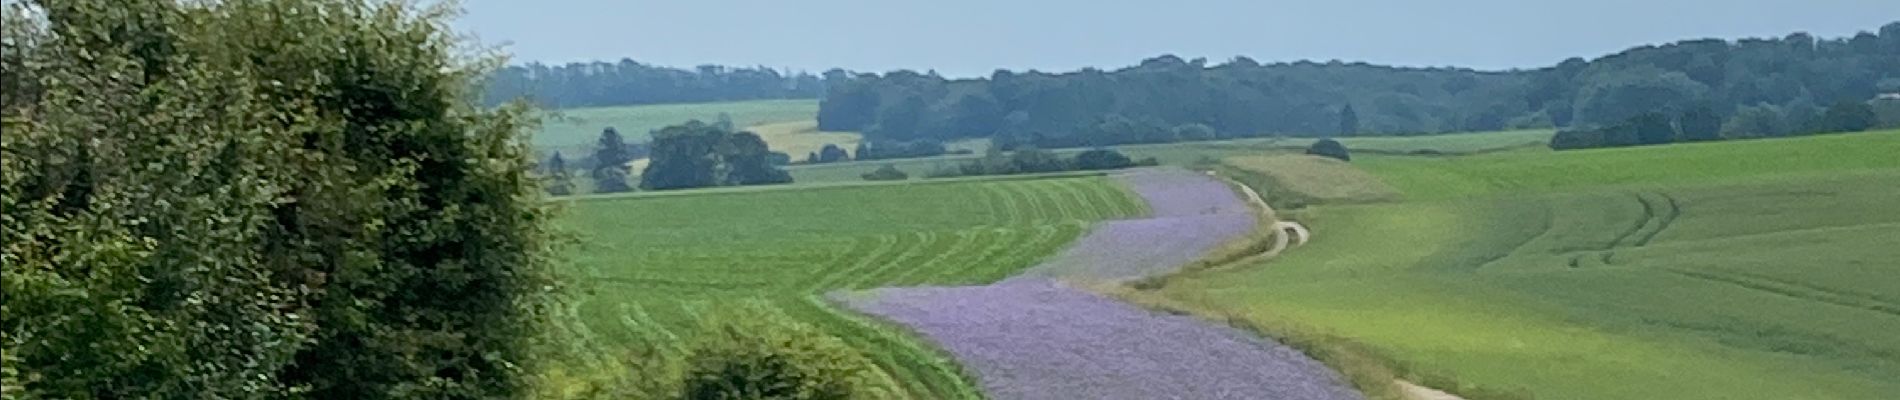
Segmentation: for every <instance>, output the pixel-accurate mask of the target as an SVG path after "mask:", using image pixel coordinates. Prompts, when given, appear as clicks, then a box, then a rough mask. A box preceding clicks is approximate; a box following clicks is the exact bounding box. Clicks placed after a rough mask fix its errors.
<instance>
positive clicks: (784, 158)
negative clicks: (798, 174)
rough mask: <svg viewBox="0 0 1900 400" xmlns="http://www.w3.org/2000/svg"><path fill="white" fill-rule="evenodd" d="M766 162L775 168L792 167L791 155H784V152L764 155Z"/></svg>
mask: <svg viewBox="0 0 1900 400" xmlns="http://www.w3.org/2000/svg"><path fill="white" fill-rule="evenodd" d="M766 161H767V162H769V163H771V164H772V166H776V167H783V166H787V165H792V155H790V154H785V152H782V151H774V152H771V153H770V154H766Z"/></svg>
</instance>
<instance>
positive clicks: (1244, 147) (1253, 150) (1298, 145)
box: [774, 130, 1554, 184]
mask: <svg viewBox="0 0 1900 400" xmlns="http://www.w3.org/2000/svg"><path fill="white" fill-rule="evenodd" d="M1553 133H1554V132H1553V131H1550V130H1531V131H1508V132H1481V133H1459V134H1445V135H1429V136H1406V137H1362V138H1345V139H1341V140H1340V141H1341V143H1343V144H1345V145H1346V147H1347V148H1349V149H1352V150H1364V151H1372V152H1382V153H1410V152H1414V151H1420V150H1428V151H1433V152H1438V153H1445V154H1457V153H1470V152H1503V151H1507V150H1510V151H1508V152H1521V153H1527V154H1536V153H1547V152H1549V148H1547V147H1544V146H1543V144H1546V143H1549V142H1550V137H1551V135H1552V134H1553ZM1313 141H1314V140H1313V139H1290V138H1289V139H1281V138H1258V139H1234V140H1221V141H1206V142H1182V143H1164V144H1140V145H1125V146H1112V148H1114V149H1117V150H1120V151H1122V152H1123V153H1125V154H1127V155H1128V156H1129V157H1133V158H1136V159H1141V158H1147V157H1154V158H1155V159H1156V160H1157V161H1160V162H1161V164H1163V165H1180V166H1187V165H1198V164H1208V163H1213V162H1216V161H1218V160H1220V159H1224V158H1229V157H1239V156H1248V155H1260V154H1287V153H1297V152H1299V151H1300V150H1302V149H1304V148H1305V147H1306V146H1308V145H1311V144H1312V143H1313ZM774 146H776V144H775V145H774ZM986 146H987V143H982V142H980V141H968V142H965V143H963V144H962V145H960V146H959V147H961V148H968V149H972V150H976V149H981V148H984V147H986ZM1084 150H1088V149H1060V150H1056V153H1058V154H1064V155H1073V154H1075V153H1079V152H1082V151H1084ZM977 153H979V154H980V153H981V152H980V151H978V152H977ZM796 154H802V153H795V155H796ZM975 157H979V156H978V155H960V156H943V157H928V158H913V159H902V160H886V161H864V162H846V163H836V164H820V165H797V166H792V167H790V168H788V169H787V170H789V171H791V173H792V178H793V180H794V181H795V182H796V183H800V184H804V183H831V182H841V181H853V180H860V179H862V178H861V176H862V175H863V174H864V173H867V172H871V171H873V170H876V169H877V168H878V167H880V166H883V165H885V164H891V165H893V166H896V167H897V169H899V170H903V171H904V172H906V173H909V174H911V177H912V178H913V179H916V178H921V177H922V176H923V175H925V174H928V173H929V172H930V171H933V170H937V169H940V168H949V167H954V166H955V165H956V164H957V163H959V162H962V161H964V160H969V159H971V158H975Z"/></svg>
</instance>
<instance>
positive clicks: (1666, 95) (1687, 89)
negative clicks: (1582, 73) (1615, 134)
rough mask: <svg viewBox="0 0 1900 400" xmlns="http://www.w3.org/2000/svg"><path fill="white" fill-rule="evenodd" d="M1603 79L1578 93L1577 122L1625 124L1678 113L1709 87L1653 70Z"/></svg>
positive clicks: (1637, 69)
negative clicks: (1672, 111)
mask: <svg viewBox="0 0 1900 400" xmlns="http://www.w3.org/2000/svg"><path fill="white" fill-rule="evenodd" d="M1600 78H1601V79H1597V80H1595V81H1594V82H1592V83H1591V84H1590V85H1588V86H1585V87H1583V88H1581V89H1578V90H1579V91H1580V92H1579V94H1578V95H1577V103H1576V108H1577V111H1576V114H1577V116H1576V119H1577V120H1578V122H1581V123H1583V124H1603V125H1609V124H1616V123H1622V122H1625V121H1627V120H1629V119H1630V118H1632V117H1636V116H1640V115H1642V114H1645V113H1653V112H1658V110H1670V109H1678V108H1680V107H1682V106H1684V105H1687V104H1690V103H1692V102H1695V101H1697V100H1698V99H1702V98H1703V96H1705V95H1706V94H1707V93H1708V92H1709V88H1708V85H1704V84H1702V83H1701V82H1696V81H1695V80H1694V79H1690V78H1689V76H1688V75H1685V74H1683V73H1681V72H1670V71H1668V70H1664V69H1661V68H1657V67H1652V66H1641V67H1635V68H1631V69H1628V70H1617V71H1613V72H1607V73H1605V74H1604V75H1603V76H1602V77H1600ZM1667 120H1668V119H1667V118H1664V121H1667Z"/></svg>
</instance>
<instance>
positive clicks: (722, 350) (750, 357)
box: [680, 308, 878, 400]
mask: <svg viewBox="0 0 1900 400" xmlns="http://www.w3.org/2000/svg"><path fill="white" fill-rule="evenodd" d="M705 320H706V321H709V322H707V323H706V326H704V327H702V328H701V330H700V331H699V332H698V335H697V336H695V338H694V340H695V341H696V342H695V343H694V344H693V346H692V349H691V352H690V355H689V356H687V367H686V371H685V374H684V377H683V378H682V379H681V384H680V398H681V399H690V400H758V399H774V400H781V399H782V400H846V399H870V398H877V397H878V396H876V394H878V393H875V392H876V391H875V390H873V389H872V388H873V387H874V385H873V384H872V382H873V374H874V371H875V368H876V366H875V365H874V364H872V363H871V361H870V360H869V359H867V358H865V357H864V356H863V355H862V354H859V353H858V351H857V349H854V348H851V347H850V346H849V345H846V344H845V343H844V342H843V341H841V340H839V339H838V338H836V337H833V336H830V335H827V334H825V333H824V332H821V331H819V330H818V329H816V328H813V327H811V326H809V325H805V324H802V323H799V322H797V321H792V320H790V319H788V318H785V317H783V316H782V315H779V314H776V313H771V312H765V311H760V310H752V309H748V308H735V309H729V310H728V311H724V312H720V313H715V315H711V316H708V317H707V318H706V319H705Z"/></svg>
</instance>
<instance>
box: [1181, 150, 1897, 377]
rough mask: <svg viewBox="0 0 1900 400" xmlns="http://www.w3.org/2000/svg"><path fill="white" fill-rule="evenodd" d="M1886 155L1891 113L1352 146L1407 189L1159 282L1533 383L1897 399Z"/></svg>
mask: <svg viewBox="0 0 1900 400" xmlns="http://www.w3.org/2000/svg"><path fill="white" fill-rule="evenodd" d="M1895 154H1900V132H1879V133H1865V134H1853V135H1835V136H1818V137H1807V138H1797V139H1782V140H1763V141H1746V142H1724V143H1706V144H1687V145H1673V146H1661V147H1644V148H1627V149H1612V150H1589V151H1573V152H1559V153H1549V152H1529V151H1527V152H1505V153H1499V154H1490V155H1482V156H1471V157H1457V158H1438V157H1378V156H1369V157H1362V158H1356V160H1359V161H1358V162H1357V163H1356V165H1358V166H1359V167H1362V168H1364V169H1366V170H1367V171H1369V172H1372V173H1373V174H1374V175H1376V176H1378V177H1379V178H1381V180H1383V181H1384V182H1386V183H1389V184H1390V185H1391V186H1393V187H1396V188H1398V189H1399V190H1400V191H1402V192H1403V194H1404V197H1405V198H1406V200H1404V201H1399V202H1386V203H1377V204H1356V205H1322V206H1317V207H1313V208H1311V209H1309V210H1305V211H1303V212H1301V213H1300V217H1301V219H1303V220H1304V222H1307V223H1308V225H1309V226H1310V227H1312V228H1313V229H1314V231H1315V235H1316V237H1315V240H1314V242H1313V243H1312V244H1310V245H1308V246H1306V247H1303V248H1300V249H1298V250H1295V251H1292V252H1289V253H1287V254H1286V255H1284V256H1282V258H1280V259H1278V260H1274V261H1271V262H1269V263H1266V264H1262V265H1254V266H1248V267H1242V268H1233V269H1220V270H1212V271H1204V272H1198V273H1192V274H1188V275H1184V276H1179V277H1177V279H1174V280H1172V281H1171V282H1170V283H1169V284H1168V285H1167V286H1165V287H1163V288H1161V289H1160V293H1161V294H1163V295H1165V296H1168V297H1170V298H1172V299H1175V300H1177V301H1181V302H1185V303H1190V304H1195V305H1198V306H1200V307H1204V308H1209V309H1218V310H1221V311H1222V312H1226V313H1232V314H1236V315H1239V316H1242V317H1243V318H1245V319H1247V320H1249V321H1251V322H1254V323H1260V324H1267V325H1280V326H1296V327H1300V328H1301V329H1306V330H1311V331H1315V332H1324V333H1327V334H1332V335H1338V336H1343V337H1347V338H1350V339H1352V340H1356V341H1359V342H1361V343H1364V344H1367V345H1369V346H1371V347H1372V348H1374V349H1376V350H1377V351H1379V352H1380V353H1383V354H1385V355H1386V356H1389V357H1390V358H1393V359H1395V360H1397V361H1399V362H1401V363H1403V364H1406V365H1407V366H1409V367H1410V368H1409V369H1410V370H1412V371H1415V372H1420V373H1423V374H1427V375H1441V376H1449V377H1450V378H1449V382H1456V383H1457V384H1458V386H1467V387H1469V386H1477V387H1486V388H1498V389H1511V388H1515V389H1523V390H1527V391H1529V392H1531V393H1533V394H1534V395H1535V396H1536V397H1537V398H1539V399H1637V398H1667V399H1875V398H1893V397H1895V395H1896V394H1900V380H1896V379H1894V378H1893V377H1895V376H1900V335H1894V334H1893V332H1900V295H1896V293H1900V279H1896V278H1895V277H1897V276H1900V263H1896V262H1894V261H1893V260H1897V259H1900V245H1897V244H1896V242H1895V239H1894V238H1897V237H1900V203H1896V202H1895V199H1900V158H1896V157H1894V155H1895ZM1428 383H1430V382H1428ZM1441 386H1449V385H1445V384H1441Z"/></svg>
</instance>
